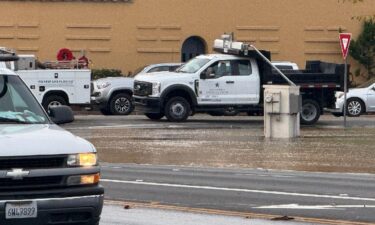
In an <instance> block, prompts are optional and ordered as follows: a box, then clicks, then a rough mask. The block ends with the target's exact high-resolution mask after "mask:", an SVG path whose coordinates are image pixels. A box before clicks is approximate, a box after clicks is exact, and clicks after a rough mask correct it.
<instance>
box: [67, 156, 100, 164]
mask: <svg viewBox="0 0 375 225" xmlns="http://www.w3.org/2000/svg"><path fill="white" fill-rule="evenodd" d="M67 164H68V166H82V167H89V166H96V165H97V164H98V158H97V155H96V153H80V154H74V155H69V156H68V161H67Z"/></svg>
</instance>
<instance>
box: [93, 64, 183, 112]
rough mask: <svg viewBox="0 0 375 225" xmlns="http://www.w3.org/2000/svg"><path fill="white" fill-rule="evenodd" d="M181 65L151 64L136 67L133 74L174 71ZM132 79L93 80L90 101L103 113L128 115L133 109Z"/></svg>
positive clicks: (110, 78)
mask: <svg viewBox="0 0 375 225" xmlns="http://www.w3.org/2000/svg"><path fill="white" fill-rule="evenodd" d="M181 65H182V64H181V63H160V64H152V65H148V66H144V67H141V68H139V69H137V70H136V71H135V73H134V76H137V75H138V74H148V73H154V72H161V71H174V70H176V69H177V68H178V67H180V66H181ZM133 81H134V78H133V77H107V78H101V79H98V80H95V81H93V82H92V84H91V87H92V90H91V101H92V102H93V103H94V104H97V105H99V109H100V111H101V112H102V113H103V114H104V115H129V114H130V113H131V112H132V111H133V110H134V105H133V102H132V95H133Z"/></svg>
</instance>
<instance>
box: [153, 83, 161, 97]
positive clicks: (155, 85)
mask: <svg viewBox="0 0 375 225" xmlns="http://www.w3.org/2000/svg"><path fill="white" fill-rule="evenodd" d="M160 88H161V85H160V82H154V83H152V95H157V94H159V93H160Z"/></svg>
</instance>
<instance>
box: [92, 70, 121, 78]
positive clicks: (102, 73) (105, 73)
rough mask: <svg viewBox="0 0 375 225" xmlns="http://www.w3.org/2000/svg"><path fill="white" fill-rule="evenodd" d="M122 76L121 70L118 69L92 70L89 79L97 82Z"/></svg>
mask: <svg viewBox="0 0 375 225" xmlns="http://www.w3.org/2000/svg"><path fill="white" fill-rule="evenodd" d="M121 76H123V74H122V72H121V70H118V69H92V70H91V79H92V80H97V79H100V78H105V77H121Z"/></svg>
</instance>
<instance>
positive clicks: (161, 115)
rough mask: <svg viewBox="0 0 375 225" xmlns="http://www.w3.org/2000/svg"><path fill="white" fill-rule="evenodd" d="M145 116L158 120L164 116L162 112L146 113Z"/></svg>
mask: <svg viewBox="0 0 375 225" xmlns="http://www.w3.org/2000/svg"><path fill="white" fill-rule="evenodd" d="M145 116H147V118H149V119H150V120H160V119H161V118H163V117H164V114H163V113H146V114H145Z"/></svg>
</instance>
